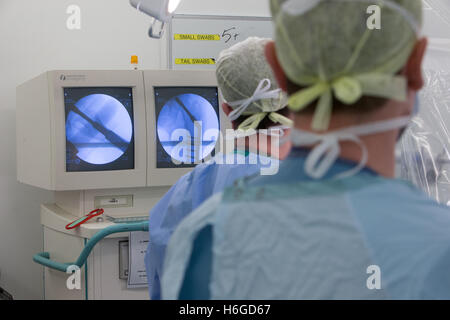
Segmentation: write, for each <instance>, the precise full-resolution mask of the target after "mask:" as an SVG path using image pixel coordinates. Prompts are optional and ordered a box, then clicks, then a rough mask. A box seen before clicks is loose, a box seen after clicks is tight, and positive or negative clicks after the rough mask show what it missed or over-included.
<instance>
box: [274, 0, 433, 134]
mask: <svg viewBox="0 0 450 320" xmlns="http://www.w3.org/2000/svg"><path fill="white" fill-rule="evenodd" d="M374 3H376V2H374ZM271 9H272V13H273V17H274V22H275V27H276V38H275V42H270V43H268V44H267V45H266V56H267V59H268V61H269V63H270V65H271V66H272V69H273V71H274V74H275V77H276V78H277V80H278V83H279V85H280V87H281V88H282V89H283V90H284V91H286V92H287V93H288V95H289V108H290V109H291V110H292V111H294V112H295V126H296V127H301V128H302V129H305V130H310V131H315V132H326V131H330V130H333V129H336V128H342V127H349V126H353V125H359V124H363V123H369V122H373V121H379V120H385V119H389V118H396V117H402V116H407V115H409V114H411V113H412V112H413V107H414V103H415V97H416V93H417V91H419V90H420V89H421V88H422V86H423V78H422V61H423V58H424V54H425V50H426V45H427V42H426V39H423V38H420V37H419V32H420V29H421V25H422V1H421V0H385V1H381V2H380V3H379V5H374V4H373V3H371V2H370V1H364V0H327V1H321V0H271ZM400 130H401V129H399V130H398V131H400Z"/></svg>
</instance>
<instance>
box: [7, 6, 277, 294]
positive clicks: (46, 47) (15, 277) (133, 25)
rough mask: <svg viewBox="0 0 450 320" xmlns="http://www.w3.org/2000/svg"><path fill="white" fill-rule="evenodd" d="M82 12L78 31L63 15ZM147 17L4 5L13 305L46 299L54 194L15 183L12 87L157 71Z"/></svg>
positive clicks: (210, 9) (258, 11)
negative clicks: (58, 73) (132, 67)
mask: <svg viewBox="0 0 450 320" xmlns="http://www.w3.org/2000/svg"><path fill="white" fill-rule="evenodd" d="M70 4H77V5H79V6H80V7H81V18H82V25H81V30H79V31H69V30H68V29H67V28H66V20H67V17H68V15H67V14H66V8H67V7H68V5H70ZM178 13H185V14H222V15H244V16H246V15H247V16H250V15H254V16H267V15H268V14H269V10H268V1H266V0H244V1H242V0H226V1H223V0H221V1H218V0H184V3H183V4H182V6H181V7H180V10H179V11H178ZM148 24H149V21H148V18H147V17H146V16H145V15H143V14H139V13H137V12H136V11H135V9H133V8H132V7H131V6H130V5H129V4H128V0H69V1H67V0H38V1H36V0H22V1H18V0H0V271H1V278H0V286H2V287H4V288H5V289H7V290H8V291H10V292H11V293H12V294H13V295H14V296H15V298H16V299H39V298H42V297H43V290H42V278H41V277H42V273H41V270H42V269H41V267H39V266H38V265H36V264H34V263H32V260H31V257H32V255H33V254H34V253H36V252H38V251H40V250H42V232H41V227H40V221H39V204H40V203H43V202H49V201H52V198H53V195H52V194H51V193H50V192H46V191H42V190H39V189H36V188H32V187H29V186H25V185H21V184H19V183H17V182H16V164H15V163H16V156H15V154H16V149H15V88H16V86H17V85H19V84H20V83H22V82H25V81H27V80H29V79H31V78H32V77H34V76H36V75H38V74H40V73H42V72H44V71H47V70H52V69H128V68H129V58H130V56H131V55H132V54H137V55H139V57H140V66H141V68H145V69H151V68H159V67H160V65H162V62H164V61H165V60H164V57H162V56H161V45H162V42H159V41H157V40H150V39H149V38H147V29H148Z"/></svg>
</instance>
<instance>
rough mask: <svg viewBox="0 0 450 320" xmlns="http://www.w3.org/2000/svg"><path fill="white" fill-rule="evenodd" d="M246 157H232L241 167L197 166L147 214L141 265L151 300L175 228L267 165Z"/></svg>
mask: <svg viewBox="0 0 450 320" xmlns="http://www.w3.org/2000/svg"><path fill="white" fill-rule="evenodd" d="M219 156H220V157H223V158H222V163H230V162H228V161H227V160H226V157H227V156H223V155H218V156H217V157H216V158H215V160H217V159H218V157H219ZM228 156H229V155H228ZM250 156H251V155H249V154H248V153H247V154H244V153H242V152H237V153H236V154H235V158H234V159H235V160H234V163H244V164H218V163H216V162H215V161H212V162H211V163H207V164H201V165H198V166H197V167H196V168H195V169H194V170H193V171H192V172H190V173H188V174H186V175H185V176H183V177H182V178H181V179H180V180H179V181H178V182H177V183H176V184H175V185H174V186H173V187H172V188H171V189H170V190H169V191H168V192H167V193H166V194H165V195H164V197H163V198H162V199H161V200H160V201H159V202H158V203H157V204H156V206H155V207H154V208H153V209H152V210H151V211H150V218H149V234H150V243H149V245H148V248H147V254H146V257H145V265H146V270H147V279H148V282H149V293H150V297H151V298H152V300H159V299H161V289H160V286H161V285H160V278H161V274H162V267H163V262H164V256H165V251H166V246H167V243H168V241H169V238H170V236H171V234H172V233H173V231H174V230H175V228H176V227H177V225H178V224H179V223H180V222H181V221H182V220H183V219H184V218H185V217H186V216H187V215H188V214H189V213H191V212H192V211H193V210H195V209H196V208H197V207H199V206H200V205H201V204H202V203H203V202H204V201H205V200H206V199H208V198H209V197H211V196H212V195H214V194H216V193H218V192H221V191H223V189H225V188H226V187H229V186H231V185H232V183H233V182H234V181H235V180H236V179H239V178H243V177H246V176H251V175H254V174H258V172H259V171H260V169H261V168H265V167H268V166H269V162H270V161H271V160H270V159H268V158H265V157H262V156H261V157H259V158H258V160H257V162H258V163H257V164H252V163H255V162H254V161H252V160H249V159H250ZM261 159H264V160H261ZM238 161H239V162H238ZM276 161H277V160H276Z"/></svg>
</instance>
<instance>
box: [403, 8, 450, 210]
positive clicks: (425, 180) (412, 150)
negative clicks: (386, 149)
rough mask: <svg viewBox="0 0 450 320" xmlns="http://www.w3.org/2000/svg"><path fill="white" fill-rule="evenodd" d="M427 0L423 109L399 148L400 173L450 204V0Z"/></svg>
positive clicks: (433, 195)
mask: <svg viewBox="0 0 450 320" xmlns="http://www.w3.org/2000/svg"><path fill="white" fill-rule="evenodd" d="M446 1H447V0H444V1H441V0H425V1H424V4H425V18H426V23H425V32H424V33H425V35H426V36H428V37H429V39H430V42H429V51H428V54H427V57H426V61H425V65H424V73H425V76H426V86H425V88H424V89H423V90H422V91H421V93H420V113H419V115H418V116H417V117H416V118H415V119H414V120H413V123H412V124H411V126H410V128H409V129H408V130H407V131H406V132H405V134H404V136H403V138H402V140H401V141H400V144H399V149H398V157H397V159H398V163H397V164H398V175H399V177H400V178H402V179H406V180H409V181H411V182H412V183H413V184H415V185H416V186H417V187H419V188H420V189H422V190H423V191H424V192H426V193H427V194H428V195H430V196H431V197H433V198H434V199H436V200H437V201H439V202H440V203H442V204H447V205H450V1H449V2H446Z"/></svg>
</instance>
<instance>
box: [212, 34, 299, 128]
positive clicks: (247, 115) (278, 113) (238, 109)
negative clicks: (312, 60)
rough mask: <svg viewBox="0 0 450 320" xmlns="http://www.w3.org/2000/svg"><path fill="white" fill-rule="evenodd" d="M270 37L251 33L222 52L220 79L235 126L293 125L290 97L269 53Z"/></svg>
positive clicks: (226, 104)
mask: <svg viewBox="0 0 450 320" xmlns="http://www.w3.org/2000/svg"><path fill="white" fill-rule="evenodd" d="M269 42H270V39H263V38H256V37H251V38H248V39H247V40H245V41H243V42H240V43H238V44H236V45H234V46H232V47H231V48H229V49H226V50H224V51H222V52H221V53H220V56H219V59H218V61H217V69H216V75H217V81H218V83H219V87H220V90H221V92H222V95H223V98H224V99H225V101H226V103H224V105H223V109H224V111H225V113H226V114H227V115H228V117H229V119H230V120H231V121H232V124H233V128H234V129H241V130H243V131H246V130H250V129H253V130H257V129H267V128H269V127H273V126H279V125H285V126H291V125H292V120H291V119H289V114H290V113H289V110H288V109H287V97H286V95H285V93H284V92H283V91H282V90H281V89H280V88H279V86H278V83H277V81H276V79H275V77H274V74H273V72H272V69H271V67H270V66H269V64H268V63H267V60H266V57H265V46H266V44H267V43H269Z"/></svg>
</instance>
